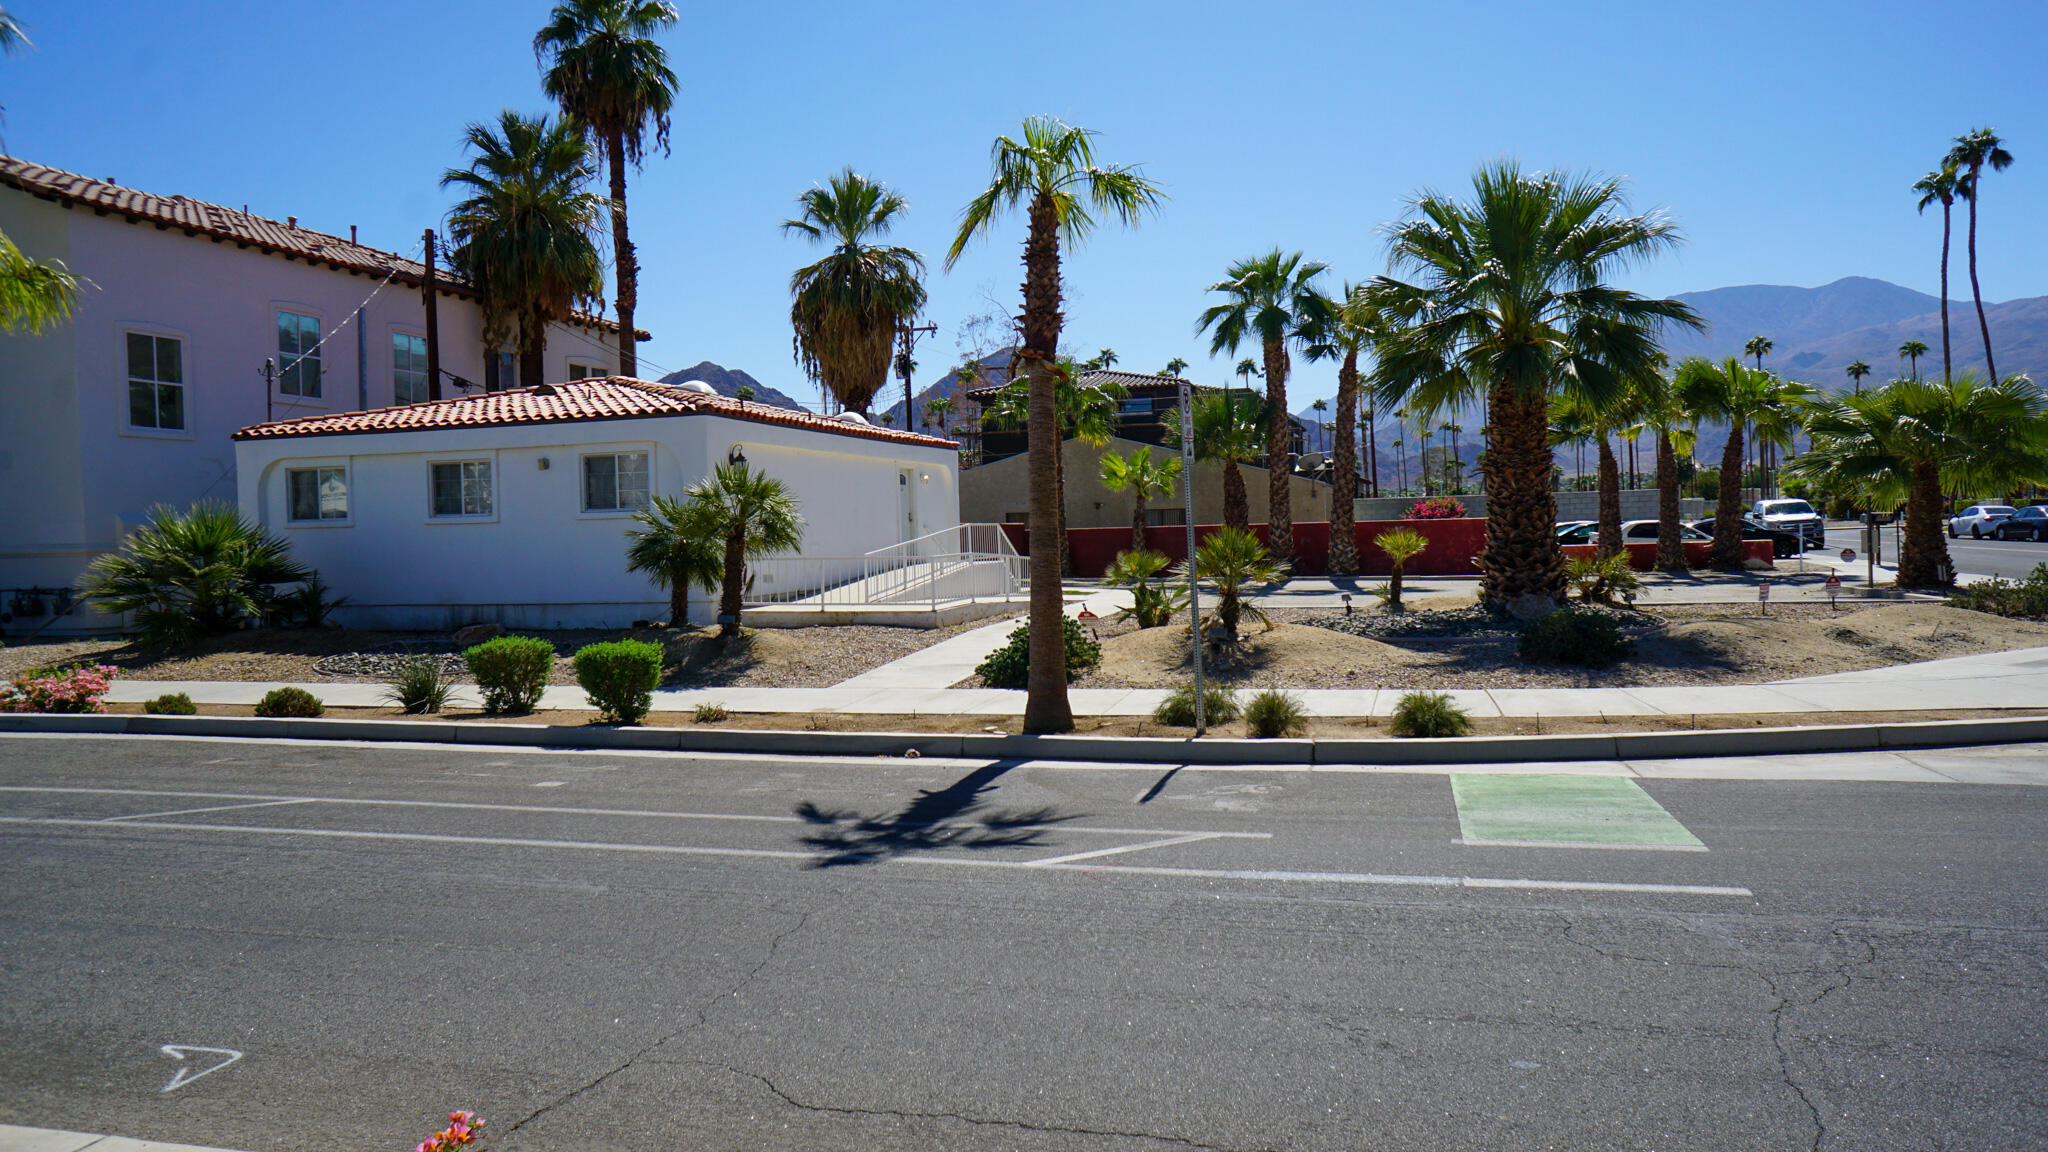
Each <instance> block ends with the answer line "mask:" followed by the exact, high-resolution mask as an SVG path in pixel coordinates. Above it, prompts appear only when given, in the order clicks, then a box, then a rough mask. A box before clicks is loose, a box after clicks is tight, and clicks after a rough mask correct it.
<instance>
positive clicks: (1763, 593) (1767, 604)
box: [1756, 584, 1771, 616]
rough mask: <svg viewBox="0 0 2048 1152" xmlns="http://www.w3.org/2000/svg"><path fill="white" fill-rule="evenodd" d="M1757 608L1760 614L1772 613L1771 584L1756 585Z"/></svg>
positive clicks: (1767, 614)
mask: <svg viewBox="0 0 2048 1152" xmlns="http://www.w3.org/2000/svg"><path fill="white" fill-rule="evenodd" d="M1756 610H1757V614H1758V615H1760V616H1769V615H1770V614H1771V586H1770V585H1769V584H1759V585H1757V586H1756Z"/></svg>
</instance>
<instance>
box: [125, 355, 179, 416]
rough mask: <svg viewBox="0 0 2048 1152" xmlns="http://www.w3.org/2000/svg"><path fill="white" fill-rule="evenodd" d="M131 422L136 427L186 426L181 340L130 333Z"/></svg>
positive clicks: (129, 398)
mask: <svg viewBox="0 0 2048 1152" xmlns="http://www.w3.org/2000/svg"><path fill="white" fill-rule="evenodd" d="M128 423H129V424H130V425H132V426H134V427H137V428H165V429H175V430H179V431H182V430H183V429H184V427H185V356H184V343H183V342H182V341H180V340H177V339H174V338H173V337H170V336H152V335H150V334H148V333H147V332H130V333H128Z"/></svg>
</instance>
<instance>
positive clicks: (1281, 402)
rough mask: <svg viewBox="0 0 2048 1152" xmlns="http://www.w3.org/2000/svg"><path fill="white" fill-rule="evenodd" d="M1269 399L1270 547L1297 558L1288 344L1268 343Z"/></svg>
mask: <svg viewBox="0 0 2048 1152" xmlns="http://www.w3.org/2000/svg"><path fill="white" fill-rule="evenodd" d="M1266 401H1267V403H1268V404H1269V405H1270V406H1271V408H1272V413H1271V415H1270V416H1269V417H1268V418H1267V423H1266V492H1267V500H1268V504H1267V510H1266V551H1267V552H1269V553H1271V554H1272V556H1273V559H1275V560H1292V559H1293V558H1294V489H1293V487H1292V483H1293V479H1294V469H1293V468H1291V467H1289V466H1288V462H1287V457H1288V455H1289V449H1291V448H1293V447H1294V436H1293V432H1294V425H1293V422H1292V421H1291V420H1289V419H1288V417H1287V346H1286V345H1285V344H1282V343H1280V342H1279V341H1277V340H1276V341H1273V342H1272V343H1269V344H1267V345H1266Z"/></svg>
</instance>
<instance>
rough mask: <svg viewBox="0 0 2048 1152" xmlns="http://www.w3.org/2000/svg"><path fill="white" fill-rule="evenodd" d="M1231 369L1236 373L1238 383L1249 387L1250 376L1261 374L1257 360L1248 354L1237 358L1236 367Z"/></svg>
mask: <svg viewBox="0 0 2048 1152" xmlns="http://www.w3.org/2000/svg"><path fill="white" fill-rule="evenodd" d="M1231 371H1233V372H1235V373H1237V380H1238V383H1240V384H1242V385H1244V386H1245V387H1247V388H1249V387H1251V383H1252V377H1254V376H1258V375H1262V373H1261V372H1260V371H1259V362H1258V361H1257V360H1254V359H1252V358H1251V357H1249V356H1247V357H1245V358H1244V359H1242V360H1239V361H1238V362H1237V367H1236V368H1233V369H1231Z"/></svg>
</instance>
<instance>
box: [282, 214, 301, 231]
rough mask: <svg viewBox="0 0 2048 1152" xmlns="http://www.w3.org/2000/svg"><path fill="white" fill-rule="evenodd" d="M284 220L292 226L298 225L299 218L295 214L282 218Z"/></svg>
mask: <svg viewBox="0 0 2048 1152" xmlns="http://www.w3.org/2000/svg"><path fill="white" fill-rule="evenodd" d="M284 222H285V223H286V224H287V225H289V226H291V227H293V228H297V227H298V226H299V218H298V217H297V216H287V217H285V218H284Z"/></svg>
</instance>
